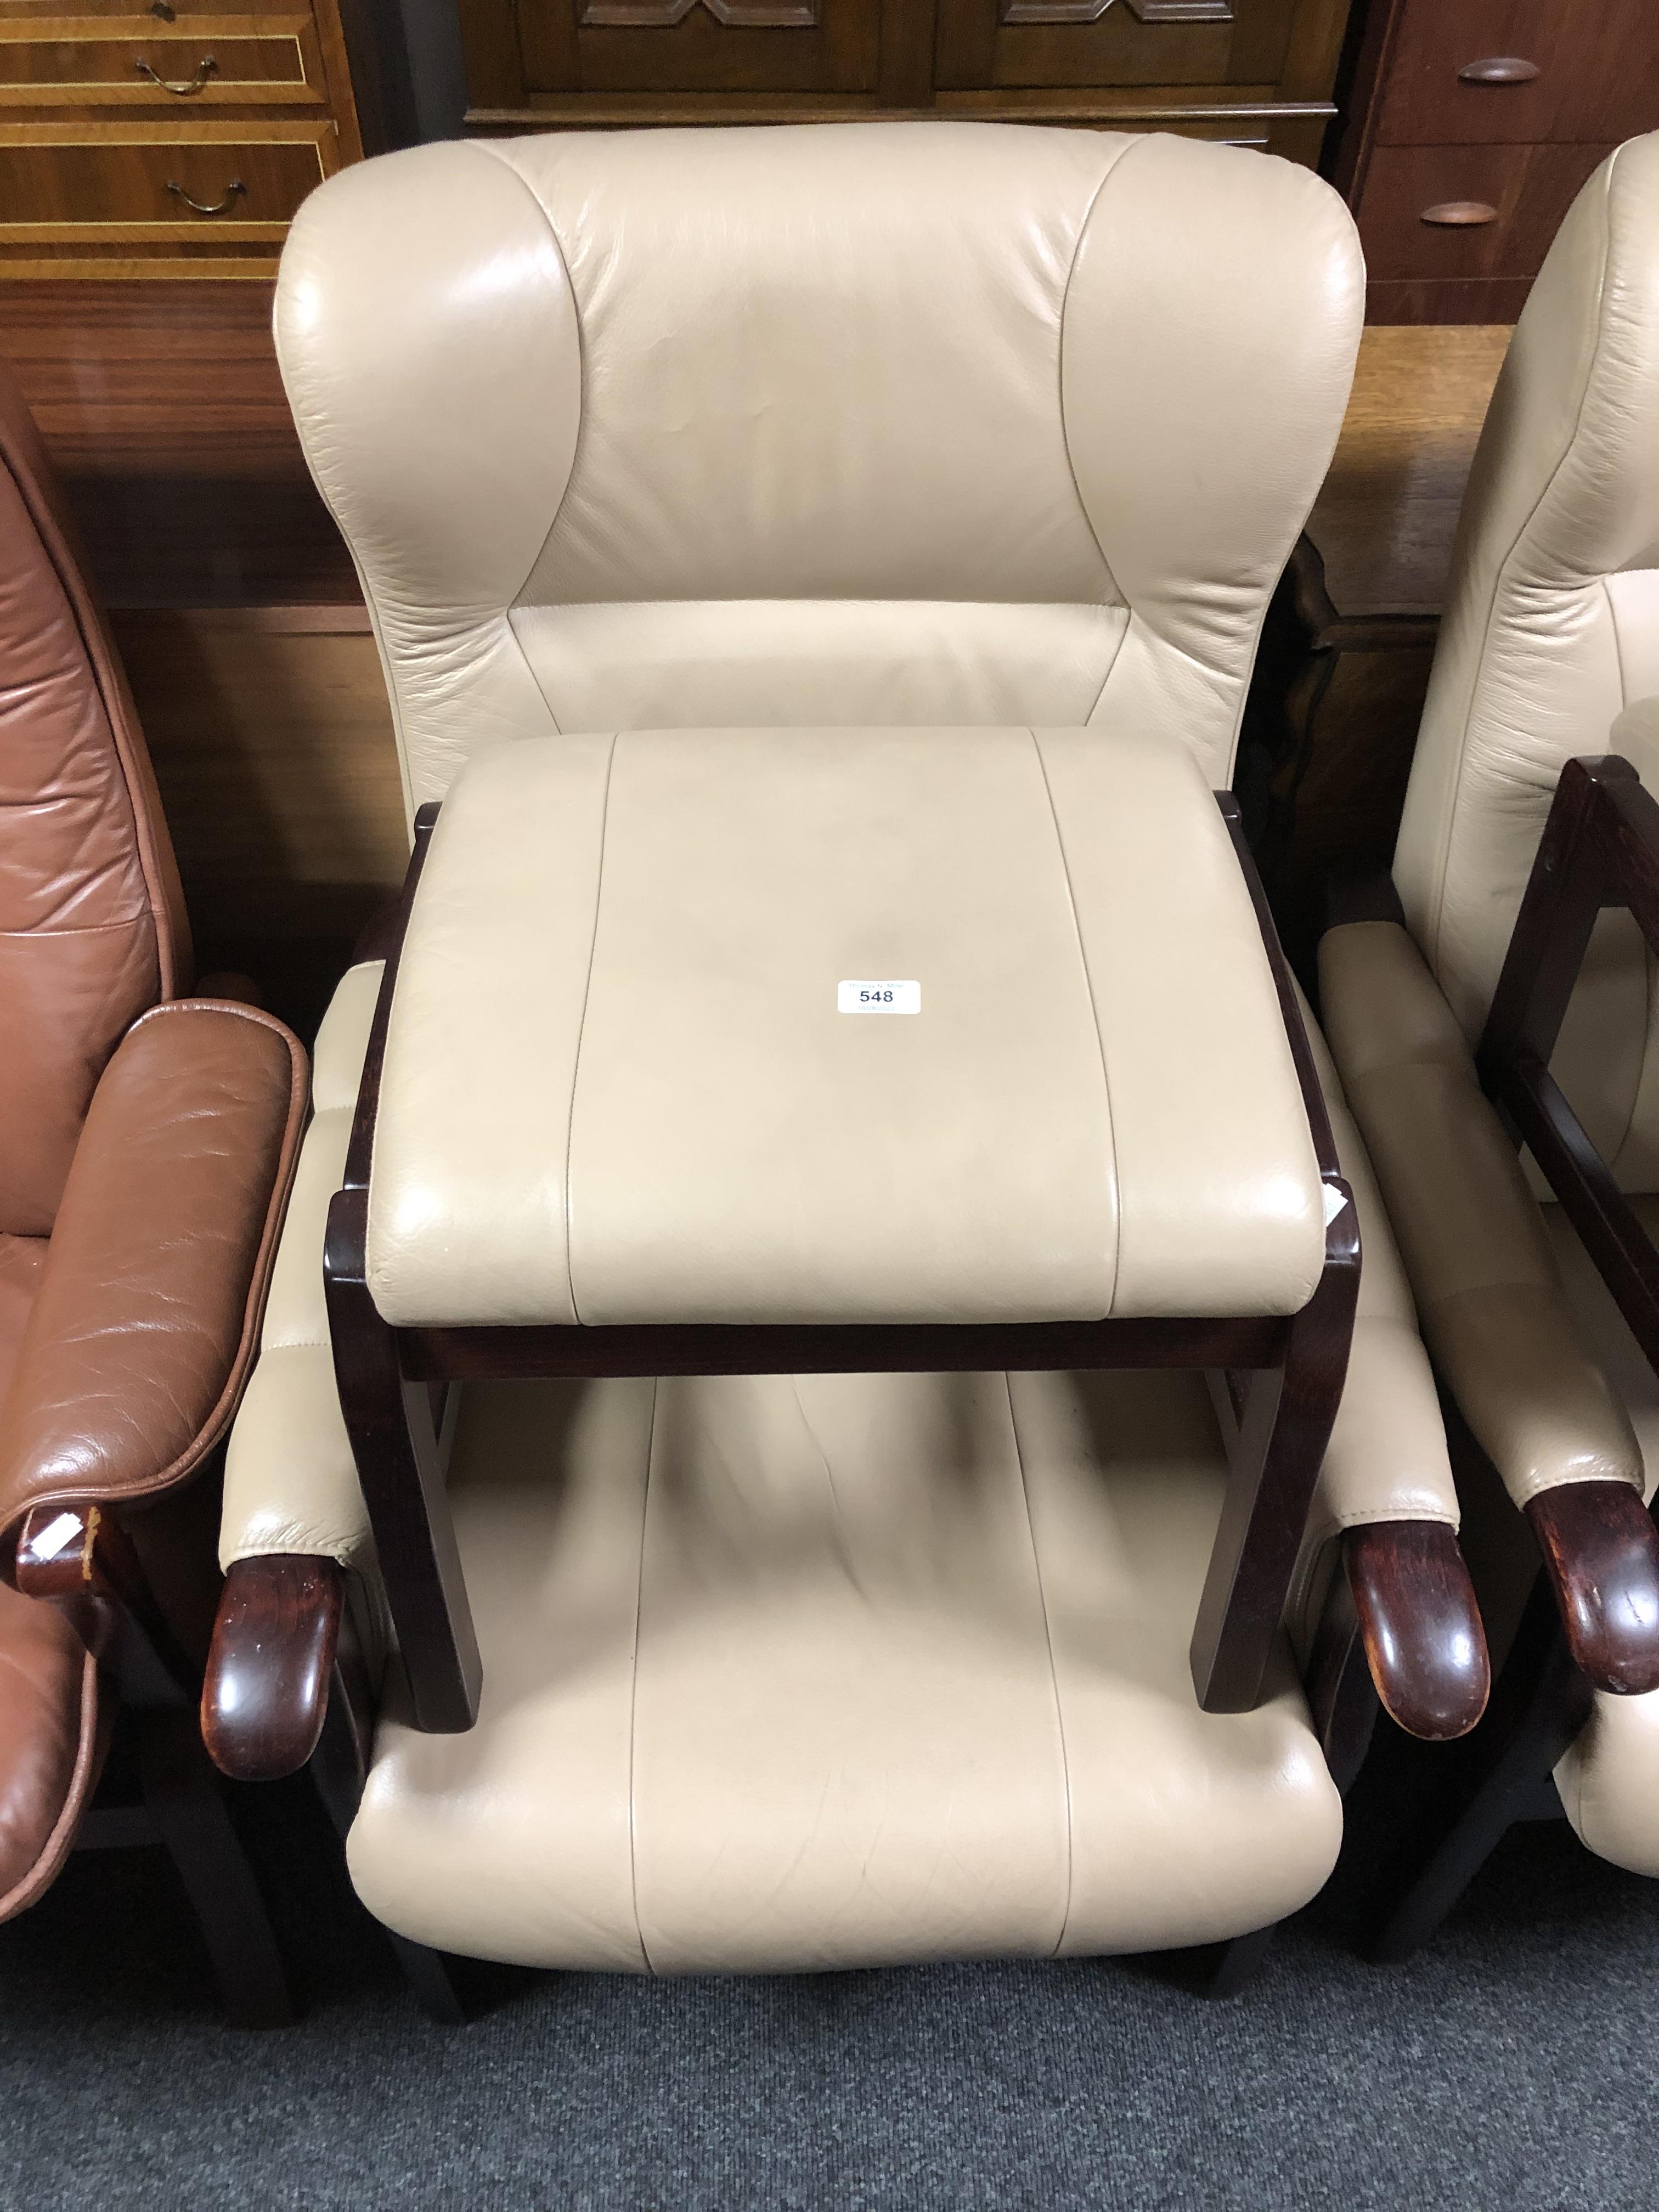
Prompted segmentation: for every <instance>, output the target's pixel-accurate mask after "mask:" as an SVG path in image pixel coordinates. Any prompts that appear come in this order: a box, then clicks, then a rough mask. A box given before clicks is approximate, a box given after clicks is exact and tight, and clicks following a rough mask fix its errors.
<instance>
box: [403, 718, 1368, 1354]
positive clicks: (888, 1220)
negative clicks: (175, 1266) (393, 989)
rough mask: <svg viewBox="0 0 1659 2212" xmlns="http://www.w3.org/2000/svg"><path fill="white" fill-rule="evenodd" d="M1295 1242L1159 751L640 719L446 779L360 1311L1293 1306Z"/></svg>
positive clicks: (1313, 1240) (1244, 932)
mask: <svg viewBox="0 0 1659 2212" xmlns="http://www.w3.org/2000/svg"><path fill="white" fill-rule="evenodd" d="M885 992H890V993H891V996H890V997H887V996H884V993H885ZM860 993H862V994H865V995H864V997H863V998H862V1000H860ZM866 1007H873V1008H875V1009H878V1011H874V1012H866V1011H865V1010H864V1009H865V1008H866ZM1323 1252H1324V1218H1323V1210H1322V1196H1321V1190H1320V1182H1319V1175H1318V1170H1317V1165H1316V1161H1315V1158H1314V1152H1313V1146H1312V1140H1311V1138H1310V1133H1309V1129H1308V1123H1307V1117H1306V1115H1305V1112H1304V1107H1303V1103H1302V1099H1301V1095H1300V1091H1299V1089H1298V1085H1297V1077H1296V1073H1295V1068H1294V1066H1293V1063H1292V1060H1291V1053H1290V1049H1289V1046H1288V1044H1287V1042H1286V1040H1285V1031H1284V1027H1283V1022H1282V1018H1281V1016H1280V1012H1279V1006H1278V1002H1277V997H1276V993H1275V988H1274V984H1273V975H1272V972H1271V969H1270V968H1269V965H1268V963H1267V957H1266V954H1265V951H1264V949H1263V946H1262V943H1261V933H1260V930H1259V927H1258V925H1257V922H1256V920H1255V915H1254V912H1253V910H1252V908H1251V904H1250V900H1249V893H1248V890H1247V888H1246V885H1245V883H1244V880H1243V876H1242V874H1241V872H1240V870H1239V867H1238V864H1237V858H1236V856H1235V854H1234V853H1233V850H1232V848H1231V840H1230V838H1229V836H1228V833H1227V830H1226V827H1225V823H1224V822H1223V821H1222V819H1221V817H1220V814H1219V811H1218V808H1217V806H1216V803H1215V800H1214V798H1213V796H1212V793H1210V791H1209V790H1208V789H1207V788H1206V784H1205V781H1204V779H1203V777H1202V775H1201V774H1200V770H1199V769H1198V767H1197V765H1196V763H1195V762H1194V760H1193V758H1192V757H1190V755H1189V754H1188V752H1187V750H1185V748H1184V747H1182V746H1181V745H1179V744H1174V743H1171V742H1169V741H1167V740H1166V741H1160V740H1158V739H1157V738H1153V737H1150V736H1146V737H1138V738H1137V737H1127V736H1125V735H1124V734H1123V733H1122V732H1115V733H1112V734H1110V735H1108V734H1106V733H1105V732H1100V731H1096V730H1089V729H1065V730H1039V731H1031V730H1029V729H985V728H975V729H954V730H946V729H927V728H921V729H880V730H849V729H821V730H810V729H809V730H770V729H765V730H762V729H750V730H742V729H740V730H670V731H634V732H623V733H621V734H618V735H615V736H605V735H598V736H571V737H562V738H550V739H545V740H537V741H532V742H528V743H524V744H514V745H511V746H505V747H502V748H500V749H498V750H495V751H493V752H490V753H488V754H486V755H484V756H483V757H478V758H476V759H475V760H473V761H472V762H471V763H469V764H468V766H467V767H466V768H465V769H464V770H463V771H462V773H461V775H459V778H458V779H457V781H456V783H455V786H454V787H453V791H452V793H451V794H450V796H449V798H448V799H447V801H446V802H445V805H444V808H443V811H442V814H441V817H440V819H439V822H438V825H437V828H436V829H435V832H434V835H433V839H432V844H431V848H430V851H429V854H428V858H427V861H426V865H425V871H424V874H423V876H422V881H421V885H420V890H419V893H418V896H417V897H416V903H415V908H414V912H413V916H412V919H411V921H410V927H409V931H408V934H407V937H406V939H405V943H404V951H403V956H402V965H401V969H400V972H399V975H398V985H397V995H396V999H395V1001H394V1005H393V1009H392V1019H391V1027H390V1030H389V1034H388V1037H387V1042H386V1060H385V1069H384V1076H383V1081H382V1087H381V1094H380V1116H379V1123H378V1128H377V1133H376V1139H375V1146H374V1169H373V1176H372V1180H371V1190H370V1204H369V1224H368V1279H369V1285H370V1289H371V1291H372V1293H373V1295H374V1301H375V1304H376V1305H377V1307H378V1308H379V1310H380V1313H381V1314H382V1315H383V1316H385V1318H386V1320H388V1321H390V1322H393V1323H396V1324H399V1325H405V1326H429V1327H459V1326H466V1325H535V1324H550V1323H552V1324H556V1323H565V1324H569V1323H574V1322H585V1323H625V1322H860V1321H865V1322H923V1321H934V1322H938V1321H944V1322H985V1321H1047V1320H1060V1319H1068V1318H1069V1319H1082V1320H1092V1319H1103V1318H1105V1317H1107V1316H1146V1315H1168V1316H1182V1315H1204V1314H1224V1315H1248V1314H1263V1313H1267V1314H1273V1313H1289V1312H1293V1311H1295V1310H1297V1309H1298V1308H1299V1307H1300V1306H1302V1305H1303V1304H1305V1302H1306V1301H1307V1299H1308V1297H1310V1295H1311V1293H1312V1291H1313V1288H1314V1285H1315V1284H1316V1281H1317V1279H1318V1277H1319V1273H1320V1268H1321V1265H1322V1259H1323Z"/></svg>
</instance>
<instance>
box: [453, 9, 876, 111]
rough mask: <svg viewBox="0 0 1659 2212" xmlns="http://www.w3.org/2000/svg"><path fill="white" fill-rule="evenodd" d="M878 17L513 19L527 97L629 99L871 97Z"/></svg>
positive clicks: (768, 12)
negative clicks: (606, 95)
mask: <svg viewBox="0 0 1659 2212" xmlns="http://www.w3.org/2000/svg"><path fill="white" fill-rule="evenodd" d="M880 14H881V0H518V4H517V7H516V10H515V15H516V27H517V33H518V37H517V46H518V50H519V54H520V66H521V70H522V77H523V83H524V87H525V89H526V91H530V92H532V93H533V92H542V93H582V94H593V93H616V94H623V95H628V94H642V93H751V92H752V93H779V94H799V93H814V92H820V93H821V92H842V93H856V92H867V91H871V90H872V89H873V88H874V84H875V77H876V52H877V40H878V27H879V21H880ZM463 21H465V18H463Z"/></svg>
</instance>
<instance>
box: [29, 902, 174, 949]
mask: <svg viewBox="0 0 1659 2212" xmlns="http://www.w3.org/2000/svg"><path fill="white" fill-rule="evenodd" d="M146 926H149V927H152V928H153V927H154V926H155V915H154V914H152V913H151V912H149V909H148V908H146V909H145V910H144V911H143V913H140V914H130V915H122V916H120V917H119V918H118V920H116V921H71V922H68V923H64V924H61V925H54V924H53V923H51V922H42V923H41V924H40V926H39V927H36V928H33V929H27V928H26V929H0V938H4V939H17V940H19V941H20V942H28V943H31V944H32V943H33V941H34V939H36V938H39V937H112V936H114V935H115V934H116V933H118V932H119V933H122V934H124V935H125V933H128V932H130V931H132V930H135V929H143V928H144V927H146Z"/></svg>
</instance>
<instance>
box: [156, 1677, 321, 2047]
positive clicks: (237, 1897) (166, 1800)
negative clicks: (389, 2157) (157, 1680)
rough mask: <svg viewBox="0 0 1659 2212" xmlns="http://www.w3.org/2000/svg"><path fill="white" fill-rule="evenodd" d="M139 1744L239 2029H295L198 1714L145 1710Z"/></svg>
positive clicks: (162, 1830) (165, 1837) (162, 1823)
mask: <svg viewBox="0 0 1659 2212" xmlns="http://www.w3.org/2000/svg"><path fill="white" fill-rule="evenodd" d="M137 1748H138V1771H139V1779H140V1781H141V1783H142V1785H143V1793H144V1804H145V1807H146V1808H147V1810H148V1812H149V1816H150V1819H151V1820H153V1821H154V1822H155V1828H156V1831H157V1832H158V1833H159V1835H160V1836H161V1841H162V1842H163V1843H164V1844H166V1845H167V1854H168V1857H170V1858H171V1859H172V1861H173V1865H174V1866H175V1867H176V1868H177V1869H178V1870H179V1879H180V1880H181V1881H183V1883H184V1885H185V1893H186V1894H187V1896H188V1897H189V1899H190V1901H191V1906H192V1908H193V1909H194V1911H195V1914H196V1917H197V1920H198V1921H199V1922H200V1923H201V1929H202V1934H203V1936H204V1938H205V1939H206V1942H207V1948H208V1955H209V1957H210V1959H211V1960H212V1962H213V1971H214V1973H215V1976H216V1978H217V1980H218V1984H219V1989H220V1993H221V1995H222V1996H223V1998H224V2002H225V2009H226V2011H227V2013H228V2015H229V2017H230V2024H231V2026H232V2027H248V2028H253V2027H292V2026H293V2024H294V2021H295V2017H296V2015H295V2007H294V2000H293V1997H292V1996H291V1995H290V1993H289V1985H288V1977H287V1975H286V1973H285V1972H284V1971H283V1960H282V1954H281V1953H280V1952H279V1951H278V1949H277V1948H276V1936H275V1934H274V1933H273V1931H272V1929H271V1925H270V1915H269V1914H268V1913H267V1912H266V1911H265V1903H264V1898H263V1897H262V1896H261V1894H260V1892H259V1885H258V1881H256V1880H255V1878H254V1873H253V1869H252V1867H251V1866H250V1865H249V1863H248V1860H247V1855H246V1852H245V1851H244V1850H243V1849H242V1846H241V1844H240V1840H239V1839H238V1837H237V1834H236V1831H235V1829H234V1827H233V1826H231V1821H230V1814H229V1812H228V1808H227V1807H226V1804H225V1799H224V1790H223V1784H222V1783H221V1781H220V1779H219V1777H218V1774H217V1773H216V1771H215V1769H214V1766H213V1763H212V1761H211V1760H210V1759H209V1757H208V1755H207V1752H206V1750H205V1748H204V1746H203V1743H202V1740H201V1737H200V1735H198V1733H197V1727H196V1716H195V1714H194V1712H192V1711H190V1710H189V1709H187V1708H186V1709H185V1710H184V1711H177V1712H169V1711H158V1712H152V1713H147V1714H145V1715H144V1716H143V1717H142V1718H141V1720H140V1722H139V1725H138V1747H137Z"/></svg>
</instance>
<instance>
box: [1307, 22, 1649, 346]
mask: <svg viewBox="0 0 1659 2212" xmlns="http://www.w3.org/2000/svg"><path fill="white" fill-rule="evenodd" d="M1356 63H1357V65H1356V67H1355V69H1354V72H1353V77H1352V86H1351V88H1350V90H1349V93H1348V95H1347V98H1346V100H1345V102H1344V109H1345V113H1346V118H1347V120H1346V125H1345V128H1344V130H1343V132H1342V135H1341V138H1340V143H1339V144H1338V146H1337V149H1336V152H1335V160H1334V179H1335V182H1336V184H1337V185H1338V187H1339V189H1340V190H1341V191H1344V192H1345V193H1346V195H1347V197H1348V198H1349V200H1350V201H1351V203H1352V205H1353V208H1354V211H1355V214H1356V216H1357V218H1358V223H1359V234H1360V237H1361V239H1362V240H1363V241H1364V247H1365V260H1366V264H1367V267H1368V268H1369V270H1370V319H1371V320H1372V321H1374V322H1383V323H1407V322H1427V323H1433V322H1441V323H1512V322H1513V321H1514V320H1515V319H1516V316H1517V315H1518V314H1519V313H1520V312H1521V306H1522V301H1524V300H1525V298H1526V295H1527V292H1528V288H1529V286H1530V285H1531V283H1532V280H1533V278H1534V276H1536V275H1537V273H1538V270H1539V267H1540V264H1541V263H1542V261H1543V258H1544V256H1545V254H1546V253H1547V252H1548V250H1549V244H1550V240H1552V239H1553V237H1554V235H1555V233H1556V231H1557V229H1558V228H1559V226H1560V222H1561V218H1562V217H1563V216H1565V213H1566V211H1567V210H1568V208H1569V207H1570V206H1571V203H1572V199H1573V196H1574V194H1575V193H1576V192H1577V191H1578V188H1579V186H1580V185H1582V184H1583V182H1584V180H1585V179H1586V178H1587V177H1588V176H1589V173H1590V172H1591V171H1592V170H1593V169H1594V168H1595V167H1596V165H1597V164H1598V163H1599V162H1600V161H1601V160H1602V158H1603V157H1604V156H1605V155H1607V154H1608V153H1609V152H1610V151H1611V150H1612V149H1613V147H1614V146H1616V145H1618V144H1619V143H1620V141H1621V140H1622V139H1626V138H1633V137H1637V136H1638V134H1639V133H1640V132H1642V131H1652V130H1655V129H1659V5H1656V0H1370V5H1369V8H1368V10H1367V13H1366V15H1365V18H1364V26H1363V31H1362V34H1361V37H1360V39H1359V42H1358V52H1357V58H1356Z"/></svg>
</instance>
